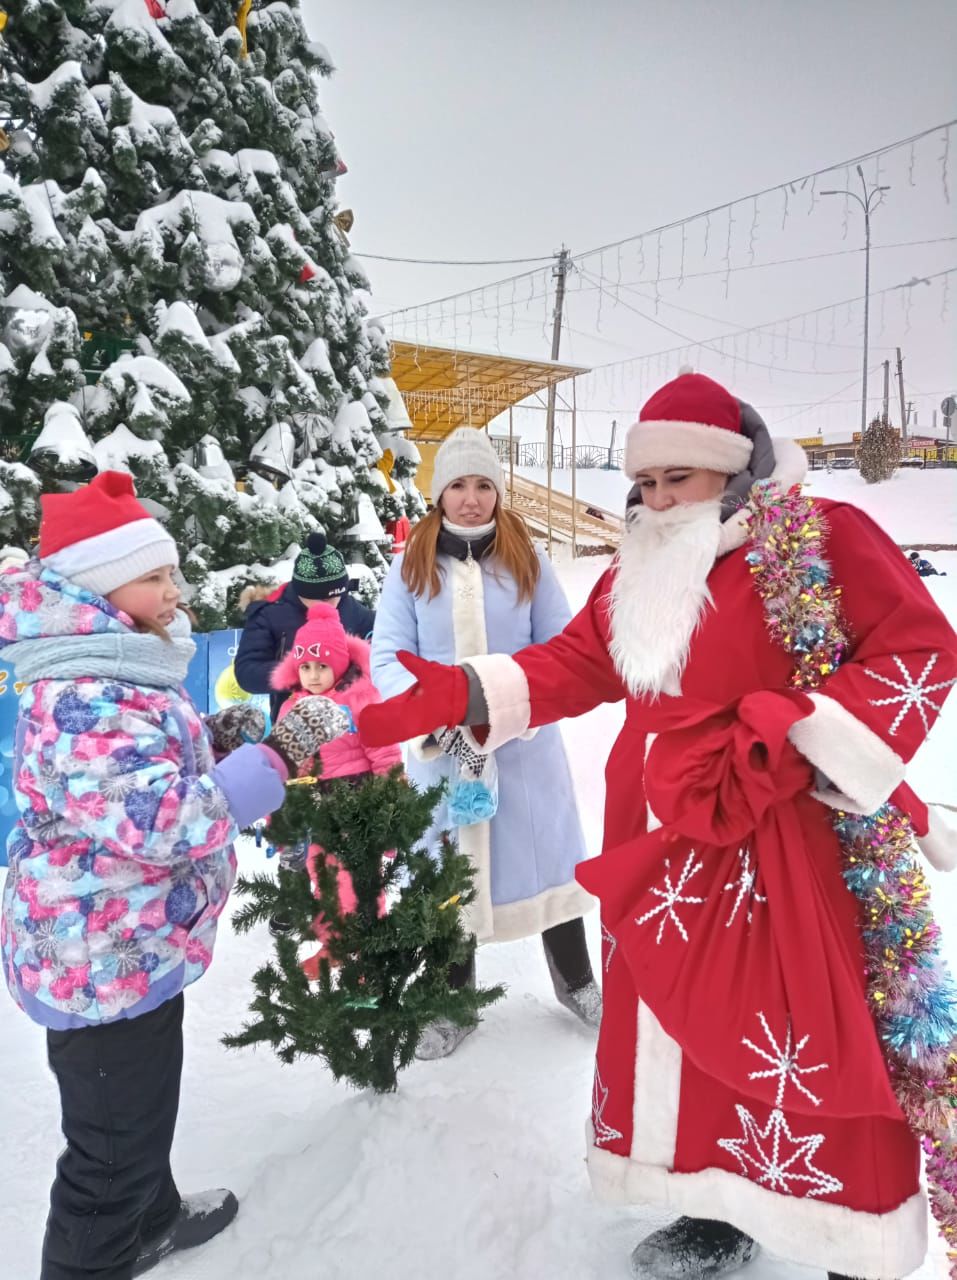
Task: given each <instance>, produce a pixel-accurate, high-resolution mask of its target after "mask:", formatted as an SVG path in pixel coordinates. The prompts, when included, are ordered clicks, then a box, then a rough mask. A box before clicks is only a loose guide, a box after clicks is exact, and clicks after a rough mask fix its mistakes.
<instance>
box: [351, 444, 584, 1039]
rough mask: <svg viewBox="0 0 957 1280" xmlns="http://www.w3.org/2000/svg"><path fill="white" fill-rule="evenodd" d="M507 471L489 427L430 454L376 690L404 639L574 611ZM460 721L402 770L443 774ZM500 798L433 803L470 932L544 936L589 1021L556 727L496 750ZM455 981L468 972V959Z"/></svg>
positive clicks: (396, 687)
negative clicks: (450, 848)
mask: <svg viewBox="0 0 957 1280" xmlns="http://www.w3.org/2000/svg"><path fill="white" fill-rule="evenodd" d="M504 489H505V478H504V475H503V472H502V467H501V464H500V462H499V460H498V458H497V457H496V455H495V451H494V450H493V448H492V446H491V443H490V442H489V440H488V437H487V436H485V435H484V434H483V433H482V432H480V431H476V430H474V429H473V428H470V427H461V428H460V429H459V430H457V431H455V432H453V433H452V434H451V435H450V436H449V438H448V439H447V440H446V442H445V443H444V444H443V445H442V447H441V448H440V449H439V451H438V453H437V454H436V458H435V469H434V472H433V480H432V499H433V503H434V509H433V511H432V512H431V513H430V514H429V515H428V516H427V517H426V518H425V519H424V520H422V521H420V522H419V524H417V525H416V526H415V528H414V529H413V530H412V533H411V535H410V537H409V541H408V544H407V547H406V551H405V553H404V555H403V556H401V557H398V558H397V559H396V560H395V562H394V563H393V565H392V568H391V570H390V572H389V576H388V577H387V579H386V582H385V586H384V588H383V592H382V598H381V600H380V603H379V608H378V612H377V614H376V623H375V629H374V631H373V636H372V678H373V680H374V682H375V684H376V686H377V687H378V689H379V690H380V692H381V693H382V695H383V697H386V698H388V697H391V696H392V695H393V694H396V693H401V692H402V691H403V690H404V689H406V688H408V686H409V685H410V684H412V683H413V676H412V675H411V673H410V672H409V671H408V670H407V669H406V668H405V667H404V666H403V665H402V663H401V662H400V661H399V659H398V658H397V654H398V652H399V651H401V650H409V651H410V652H412V653H414V654H417V655H418V656H419V657H422V658H428V659H431V660H433V661H436V662H447V663H452V662H460V661H463V660H464V659H466V658H468V657H470V656H472V655H475V654H480V653H502V654H512V653H515V652H516V651H517V650H519V649H521V648H522V647H523V646H525V645H528V644H535V643H538V642H540V641H545V640H550V639H551V637H552V636H553V635H555V634H556V633H557V632H559V631H561V630H562V629H563V627H564V626H565V624H566V623H567V622H568V621H569V620H570V617H571V613H570V610H569V608H568V602H567V601H566V599H565V596H564V593H563V592H562V589H561V587H560V586H559V584H558V580H557V578H556V577H555V573H554V571H553V569H552V567H551V564H550V563H549V561H548V560H547V559H546V558H545V557H544V556H541V555H539V554H538V553H537V552H536V550H535V548H534V546H533V544H532V541H531V539H530V538H529V536H528V531H527V530H526V528H525V525H524V523H523V522H522V520H521V519H520V518H519V517H518V516H516V515H514V514H513V513H512V512H511V511H508V510H507V509H505V508H503V506H502V498H503V496H504ZM463 734H465V735H467V734H468V730H461V731H460V730H456V731H454V732H452V733H448V734H445V735H442V736H441V738H440V740H439V741H437V740H436V739H435V737H430V738H428V739H424V740H419V741H416V742H413V743H411V744H410V751H409V760H408V773H409V777H410V778H411V780H412V781H413V782H414V783H415V784H416V785H418V786H421V787H423V788H424V787H426V786H431V785H432V784H433V783H435V782H437V781H439V780H441V779H443V778H448V777H449V776H450V774H452V773H453V771H454V770H455V768H456V765H455V757H456V756H460V755H462V754H463V751H467V746H468V744H467V743H466V741H465V739H464V738H463ZM495 763H496V766H497V774H498V809H497V811H496V812H495V814H494V816H493V817H492V818H491V819H490V820H488V821H481V822H477V823H473V824H470V825H465V826H460V827H455V826H453V825H452V822H451V821H450V816H449V811H448V805H447V803H446V802H445V801H443V802H442V803H441V804H440V806H439V808H438V809H437V810H436V815H435V821H434V824H433V828H432V830H431V832H430V833H429V838H430V839H431V841H432V842H433V843H437V842H438V838H439V834H440V833H441V832H442V831H445V830H450V831H451V832H452V834H453V835H454V836H455V838H456V839H457V841H458V844H459V848H460V849H461V851H462V852H463V853H465V854H467V855H468V857H469V859H470V861H471V862H472V865H473V868H474V870H475V888H476V901H475V903H474V904H473V905H472V907H471V908H470V915H469V920H468V923H469V925H470V927H471V929H472V932H473V933H474V935H475V938H476V941H477V943H483V942H507V941H511V940H514V939H516V938H524V937H529V936H531V935H533V934H541V935H542V940H543V943H544V947H545V957H546V960H547V962H548V967H549V971H550V973H551V976H552V981H553V984H554V987H555V993H556V995H557V997H558V999H559V1000H560V1001H561V1003H562V1004H563V1005H565V1007H566V1008H568V1009H570V1010H571V1011H572V1012H573V1013H574V1014H576V1016H577V1017H579V1018H580V1019H581V1020H582V1021H583V1022H586V1023H587V1024H589V1025H595V1026H597V1024H598V1020H599V1017H600V1011H601V995H600V992H599V990H598V987H597V985H596V983H595V980H594V977H593V975H592V970H591V965H590V962H589V959H588V951H587V948H586V946H585V929H584V924H583V922H582V918H581V917H582V911H583V910H587V908H588V906H589V905H590V904H591V899H590V898H589V897H588V895H587V894H585V893H584V891H583V890H582V889H581V888H580V887H579V886H578V884H577V883H576V881H575V866H576V865H577V863H578V862H580V861H581V860H582V859H583V858H584V857H585V841H584V837H583V835H582V830H581V824H580V822H579V819H578V811H577V808H576V806H575V796H574V791H573V789H572V781H571V776H570V774H569V770H568V761H567V759H566V757H565V750H564V747H563V746H562V741H561V736H560V733H559V730H558V728H557V726H552V725H550V726H547V727H545V728H543V729H540V730H531V731H530V732H529V733H528V734H526V737H525V740H519V741H514V742H509V743H507V744H506V745H505V746H503V747H501V748H499V749H498V750H497V751H496V752H495ZM452 977H453V982H460V983H463V984H464V983H465V982H469V981H473V980H474V955H473V958H472V960H471V962H470V963H469V964H468V965H466V966H463V967H462V969H461V970H460V971H457V972H456V973H454V974H453V975H452ZM471 1029H472V1028H462V1027H457V1026H454V1025H452V1024H450V1023H446V1022H444V1021H442V1022H438V1023H434V1024H432V1026H431V1027H430V1028H429V1029H428V1030H427V1031H426V1033H425V1035H424V1036H423V1038H422V1040H421V1041H420V1043H419V1048H418V1051H417V1052H418V1056H419V1057H428V1058H435V1057H444V1056H446V1055H447V1054H449V1053H451V1052H452V1051H453V1050H454V1049H455V1048H456V1046H457V1045H458V1044H459V1043H460V1041H461V1040H462V1039H463V1038H464V1036H465V1035H467V1034H468V1032H469V1031H470V1030H471Z"/></svg>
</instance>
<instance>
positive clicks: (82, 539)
mask: <svg viewBox="0 0 957 1280" xmlns="http://www.w3.org/2000/svg"><path fill="white" fill-rule="evenodd" d="M40 505H41V509H42V517H41V520H40V547H39V556H40V561H41V562H42V564H43V566H44V568H46V569H52V570H53V572H54V573H58V574H59V575H60V576H61V577H63V578H69V580H70V581H71V582H75V583H77V585H78V586H81V587H86V589H87V591H92V592H93V594H94V595H97V596H106V595H109V593H110V592H111V591H115V590H116V589H117V587H122V586H123V585H124V583H127V582H134V581H135V580H136V579H137V578H141V577H142V576H143V575H144V574H146V573H152V571H153V570H154V569H163V568H165V567H166V566H168V565H171V566H173V567H174V568H175V567H176V566H177V565H178V564H179V554H178V552H177V550H176V543H175V542H174V541H173V539H172V538H171V537H170V536H169V534H168V533H167V532H166V530H165V529H164V528H163V526H162V525H161V524H160V523H159V521H158V520H154V519H153V517H152V516H151V515H150V513H149V512H148V511H147V510H146V508H145V507H144V506H142V505H141V504H140V503H139V502H138V501H137V498H136V490H135V488H134V487H133V477H132V476H131V475H128V474H127V473H126V472H125V471H101V472H100V474H99V475H98V476H97V477H96V479H95V480H91V481H90V483H89V484H88V485H85V486H84V487H83V488H82V489H75V490H74V491H73V492H72V493H47V494H44V495H43V496H42V497H41V499H40Z"/></svg>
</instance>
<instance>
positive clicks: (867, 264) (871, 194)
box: [820, 165, 890, 439]
mask: <svg viewBox="0 0 957 1280" xmlns="http://www.w3.org/2000/svg"><path fill="white" fill-rule="evenodd" d="M857 172H858V176H859V177H860V179H861V187H862V188H863V191H864V197H863V199H862V198H861V197H860V196H859V195H858V194H857V192H856V191H822V192H821V193H820V194H821V195H822V196H849V197H850V198H851V199H852V200H856V201H857V203H858V204H859V205H860V206H861V208H862V209H863V210H864V372H863V373H862V375H861V438H862V439H863V437H864V432H865V431H866V430H867V338H868V326H869V323H870V305H871V211H872V210H873V209H876V208H877V206H878V205H879V204H880V202H881V200H882V199H883V198H884V192H885V191H890V187H871V189H870V191H868V189H867V182H866V180H865V178H864V170H863V169H862V168H861V166H860V165H858V166H857Z"/></svg>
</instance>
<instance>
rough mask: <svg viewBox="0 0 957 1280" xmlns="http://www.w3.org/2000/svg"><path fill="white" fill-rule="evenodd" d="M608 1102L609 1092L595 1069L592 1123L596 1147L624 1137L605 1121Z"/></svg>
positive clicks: (592, 1093)
mask: <svg viewBox="0 0 957 1280" xmlns="http://www.w3.org/2000/svg"><path fill="white" fill-rule="evenodd" d="M607 1102H608V1090H607V1089H606V1087H605V1086H604V1085H603V1084H602V1081H601V1073H600V1072H599V1070H598V1068H597V1067H596V1068H595V1083H594V1084H593V1085H592V1091H591V1123H592V1128H593V1129H594V1131H595V1146H596V1147H599V1146H601V1144H602V1143H603V1142H614V1141H615V1139H616V1138H620V1137H622V1134H620V1133H619V1132H618V1130H617V1129H613V1128H612V1127H611V1125H610V1124H607V1123H606V1121H605V1106H606V1104H607Z"/></svg>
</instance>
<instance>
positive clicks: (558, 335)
mask: <svg viewBox="0 0 957 1280" xmlns="http://www.w3.org/2000/svg"><path fill="white" fill-rule="evenodd" d="M568 268H569V254H568V250H567V249H566V248H565V246H564V245H562V249H561V253H559V255H558V261H557V262H556V263H555V265H554V266H553V267H552V276H553V277H554V278H555V279H556V280H557V281H558V283H557V285H556V287H555V315H554V317H553V320H552V359H553V360H557V359H558V352H559V349H560V347H561V343H562V310H563V308H564V306H565V277H566V276H567V275H568ZM555 395H556V387H555V383H554V382H552V383H550V384H549V388H548V401H547V406H546V412H545V451H546V455H547V456H546V459H545V462H546V467H547V484H548V555H549V559H551V554H552V455H553V453H554V449H555Z"/></svg>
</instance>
